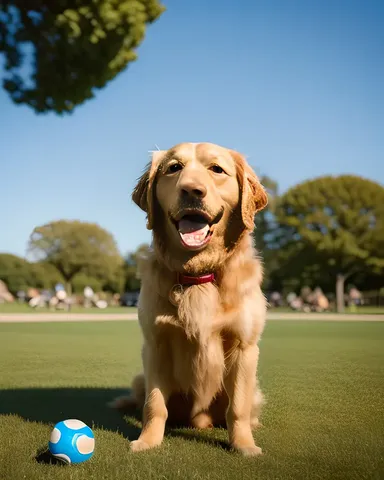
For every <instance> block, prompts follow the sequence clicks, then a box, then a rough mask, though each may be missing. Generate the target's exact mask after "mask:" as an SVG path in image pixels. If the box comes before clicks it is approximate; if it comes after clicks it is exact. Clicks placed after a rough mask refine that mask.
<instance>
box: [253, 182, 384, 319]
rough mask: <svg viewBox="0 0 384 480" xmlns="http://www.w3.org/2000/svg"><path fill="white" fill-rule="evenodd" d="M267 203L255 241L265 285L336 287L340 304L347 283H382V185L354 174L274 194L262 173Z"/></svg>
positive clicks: (367, 287) (283, 288) (289, 288)
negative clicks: (266, 192) (267, 197)
mask: <svg viewBox="0 0 384 480" xmlns="http://www.w3.org/2000/svg"><path fill="white" fill-rule="evenodd" d="M262 180H263V183H264V185H265V186H266V188H267V190H268V194H269V198H270V203H269V206H268V207H267V208H266V209H265V210H263V211H262V212H260V213H259V214H258V215H257V217H256V229H255V240H256V245H257V247H258V249H259V251H260V253H261V255H262V257H263V260H264V265H265V281H264V289H265V290H267V291H273V290H276V291H282V292H288V291H296V292H298V291H299V290H300V287H301V286H303V285H306V286H309V287H311V288H313V287H316V286H319V287H320V288H322V289H323V291H324V292H334V293H335V295H336V299H337V307H338V311H342V309H343V305H344V303H343V297H344V290H345V286H346V283H349V284H352V283H353V285H354V286H356V287H357V288H359V289H361V290H363V291H367V290H375V289H380V288H381V287H384V188H383V187H382V186H381V185H380V184H378V183H376V182H373V181H371V180H368V179H365V178H361V177H358V176H353V175H340V176H335V177H332V176H324V177H320V178H316V179H313V180H308V181H305V182H303V183H301V184H299V185H296V186H295V187H293V188H291V189H289V190H288V191H287V192H286V193H284V194H283V195H281V196H280V195H279V194H278V187H277V184H276V183H274V182H273V181H272V180H271V179H269V178H268V177H264V178H263V179H262Z"/></svg>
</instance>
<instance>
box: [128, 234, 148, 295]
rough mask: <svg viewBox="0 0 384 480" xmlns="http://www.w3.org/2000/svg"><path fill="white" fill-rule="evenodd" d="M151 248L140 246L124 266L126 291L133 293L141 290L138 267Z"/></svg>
mask: <svg viewBox="0 0 384 480" xmlns="http://www.w3.org/2000/svg"><path fill="white" fill-rule="evenodd" d="M149 249H150V247H149V245H147V244H146V243H143V244H142V245H140V246H139V247H138V248H137V249H136V251H135V252H133V253H129V254H128V255H127V257H126V259H125V264H124V277H125V281H124V291H125V292H133V291H137V290H139V289H140V279H139V278H137V266H138V261H139V259H140V257H141V256H145V255H146V254H147V253H148V251H149Z"/></svg>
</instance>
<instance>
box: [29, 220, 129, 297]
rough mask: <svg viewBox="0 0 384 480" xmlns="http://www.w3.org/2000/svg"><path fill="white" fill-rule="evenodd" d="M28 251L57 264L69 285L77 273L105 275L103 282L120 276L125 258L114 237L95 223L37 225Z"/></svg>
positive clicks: (47, 261) (57, 222) (93, 275)
mask: <svg viewBox="0 0 384 480" xmlns="http://www.w3.org/2000/svg"><path fill="white" fill-rule="evenodd" d="M28 250H29V252H30V253H31V254H32V255H33V256H34V257H35V258H36V259H38V260H44V261H45V262H46V263H50V264H51V265H53V266H55V267H56V269H57V270H58V272H60V274H61V275H62V277H63V278H64V279H65V281H66V282H67V285H68V287H71V285H72V280H73V278H74V276H75V275H76V274H78V273H84V274H86V275H89V276H91V277H94V278H102V279H103V283H104V284H105V283H108V282H116V278H119V277H120V276H121V268H122V257H121V255H120V253H119V251H118V249H117V246H116V242H115V240H114V238H113V236H112V235H111V234H110V233H109V232H107V231H106V230H104V229H103V228H101V227H100V226H99V225H97V224H94V223H87V222H80V221H77V220H75V221H68V220H60V221H55V222H51V223H48V224H46V225H42V226H40V227H36V228H35V229H34V230H33V232H32V234H31V236H30V240H29V245H28Z"/></svg>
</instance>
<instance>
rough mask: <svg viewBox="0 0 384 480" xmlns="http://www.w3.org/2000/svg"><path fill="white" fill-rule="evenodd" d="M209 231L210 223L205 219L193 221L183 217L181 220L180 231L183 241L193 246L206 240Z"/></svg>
mask: <svg viewBox="0 0 384 480" xmlns="http://www.w3.org/2000/svg"><path fill="white" fill-rule="evenodd" d="M208 231H209V225H208V223H207V222H203V221H193V220H190V219H187V218H182V219H181V220H180V221H179V233H180V235H181V238H182V239H183V241H184V242H185V243H186V244H187V245H189V246H191V247H193V246H196V245H199V244H200V243H202V242H203V241H204V240H205V237H206V236H207V234H208Z"/></svg>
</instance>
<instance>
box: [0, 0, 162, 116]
mask: <svg viewBox="0 0 384 480" xmlns="http://www.w3.org/2000/svg"><path fill="white" fill-rule="evenodd" d="M164 10H165V8H164V7H163V6H162V5H161V3H160V2H159V1H158V0H97V1H95V0H60V1H58V0H57V1H51V2H48V1H46V0H45V1H44V0H31V1H29V2H25V1H23V0H3V1H2V2H1V3H0V53H3V54H4V56H5V70H6V74H5V76H4V79H3V87H4V88H5V90H6V91H7V92H8V93H9V95H10V97H11V99H12V100H13V101H14V102H15V103H17V104H27V105H29V106H30V107H32V108H33V110H34V111H36V112H38V113H41V112H49V111H53V112H55V113H58V114H62V113H68V112H71V111H73V109H74V108H75V107H76V105H80V104H82V103H83V102H84V101H86V100H87V99H90V98H92V97H94V94H95V89H100V88H102V87H104V86H105V85H106V84H107V83H108V82H109V81H110V80H112V79H113V78H115V76H116V75H117V74H118V73H119V72H121V71H122V70H124V69H125V68H126V67H127V65H128V64H129V63H130V62H132V61H134V60H136V58H137V54H136V53H135V49H136V48H137V47H138V46H139V45H140V43H141V42H142V41H143V39H144V36H145V29H146V26H147V24H150V23H152V22H154V21H155V20H156V19H157V18H159V17H160V15H161V14H162V13H163V11H164ZM30 47H32V49H31V48H30ZM26 72H30V76H29V79H27V78H26Z"/></svg>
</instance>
